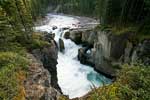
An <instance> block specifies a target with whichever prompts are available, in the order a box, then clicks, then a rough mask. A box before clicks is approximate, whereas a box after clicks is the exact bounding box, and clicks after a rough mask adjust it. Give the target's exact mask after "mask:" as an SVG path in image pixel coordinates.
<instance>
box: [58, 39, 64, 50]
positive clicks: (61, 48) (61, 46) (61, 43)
mask: <svg viewBox="0 0 150 100" xmlns="http://www.w3.org/2000/svg"><path fill="white" fill-rule="evenodd" d="M59 50H60V52H63V51H64V50H65V45H64V41H63V40H62V39H61V38H59Z"/></svg>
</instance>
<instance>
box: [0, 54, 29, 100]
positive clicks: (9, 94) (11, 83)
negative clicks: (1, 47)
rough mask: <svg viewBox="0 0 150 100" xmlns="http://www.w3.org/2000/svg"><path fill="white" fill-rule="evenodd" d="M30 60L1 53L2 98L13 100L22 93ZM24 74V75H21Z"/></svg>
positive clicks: (3, 99) (0, 89)
mask: <svg viewBox="0 0 150 100" xmlns="http://www.w3.org/2000/svg"><path fill="white" fill-rule="evenodd" d="M28 63H29V62H28V60H27V59H26V58H25V57H22V56H20V55H19V54H17V53H14V52H0V98H2V100H13V98H15V97H17V96H18V95H19V94H20V93H21V92H20V91H21V89H20V87H22V84H21V82H22V81H23V80H24V79H23V78H20V77H25V73H26V72H25V70H26V69H27V66H28ZM20 73H24V74H20Z"/></svg>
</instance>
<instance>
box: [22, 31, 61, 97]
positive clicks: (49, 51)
mask: <svg viewBox="0 0 150 100" xmlns="http://www.w3.org/2000/svg"><path fill="white" fill-rule="evenodd" d="M41 34H42V33H41ZM53 38H54V36H53V35H52V34H48V33H43V39H44V40H45V41H48V42H49V43H50V45H47V46H44V47H42V48H37V49H34V50H32V51H31V54H28V58H29V59H30V62H31V64H30V66H29V69H28V75H27V79H26V80H25V82H24V86H25V93H26V99H27V100H58V98H59V96H60V95H61V89H60V87H59V85H58V79H57V68H56V65H57V56H58V47H57V44H56V43H55V41H54V39H53Z"/></svg>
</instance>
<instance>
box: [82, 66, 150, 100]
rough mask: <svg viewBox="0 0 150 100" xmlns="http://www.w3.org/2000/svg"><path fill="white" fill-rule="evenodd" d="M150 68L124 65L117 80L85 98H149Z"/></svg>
mask: <svg viewBox="0 0 150 100" xmlns="http://www.w3.org/2000/svg"><path fill="white" fill-rule="evenodd" d="M149 74H150V68H148V67H144V66H129V65H124V66H123V69H122V70H121V72H119V75H118V78H117V80H116V82H114V83H113V84H111V85H108V86H104V87H102V88H98V89H97V90H94V91H92V92H91V93H90V94H89V96H88V97H87V98H84V99H83V100H149V99H150V89H149V84H150V80H149V79H150V76H149Z"/></svg>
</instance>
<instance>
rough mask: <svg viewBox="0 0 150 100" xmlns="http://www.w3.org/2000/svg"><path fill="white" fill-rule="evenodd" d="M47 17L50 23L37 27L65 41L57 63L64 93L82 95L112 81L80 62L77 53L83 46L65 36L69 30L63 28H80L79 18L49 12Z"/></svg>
mask: <svg viewBox="0 0 150 100" xmlns="http://www.w3.org/2000/svg"><path fill="white" fill-rule="evenodd" d="M47 17H49V23H47V24H46V25H43V26H39V27H36V28H35V29H36V30H40V31H47V32H49V33H55V40H56V42H57V43H58V40H59V38H61V39H62V40H63V41H64V44H65V51H64V52H63V53H61V52H59V53H58V65H57V74H58V75H57V76H58V83H59V86H60V87H61V89H62V92H63V94H65V95H69V98H75V97H81V96H83V95H85V94H86V93H88V92H89V91H90V90H91V87H92V86H93V85H94V86H96V87H99V86H102V85H103V83H105V84H108V83H110V82H111V80H110V79H108V78H106V77H105V76H103V75H101V74H99V73H97V72H96V71H94V69H93V68H92V67H90V66H86V65H82V64H80V62H79V61H78V59H77V55H78V49H79V48H81V46H79V45H76V44H75V43H74V42H72V41H71V40H69V39H64V38H63V35H62V34H63V33H64V32H66V31H69V30H63V28H66V27H67V28H78V27H77V26H75V25H76V24H77V23H79V20H78V19H76V18H74V17H68V16H64V15H53V14H48V16H47ZM53 26H55V27H57V29H55V30H53V29H52V27H53Z"/></svg>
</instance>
